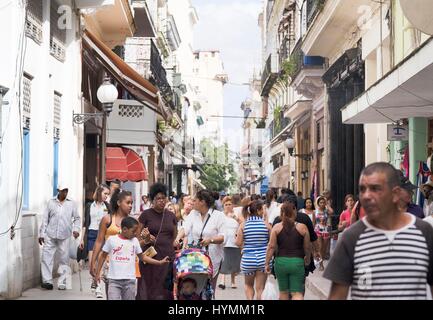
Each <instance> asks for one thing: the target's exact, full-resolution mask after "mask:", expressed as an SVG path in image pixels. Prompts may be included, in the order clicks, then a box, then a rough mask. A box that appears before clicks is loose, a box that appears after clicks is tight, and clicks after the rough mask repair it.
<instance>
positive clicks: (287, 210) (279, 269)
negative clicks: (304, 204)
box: [265, 202, 311, 300]
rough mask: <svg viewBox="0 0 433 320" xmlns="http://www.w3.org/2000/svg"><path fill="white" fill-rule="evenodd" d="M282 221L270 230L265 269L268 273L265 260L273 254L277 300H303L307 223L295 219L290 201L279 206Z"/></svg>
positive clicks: (307, 259) (307, 245)
mask: <svg viewBox="0 0 433 320" xmlns="http://www.w3.org/2000/svg"><path fill="white" fill-rule="evenodd" d="M281 218H282V222H280V223H277V224H276V225H275V226H274V227H273V228H272V231H271V239H270V241H269V244H268V249H267V251H266V263H265V266H266V272H267V273H271V268H270V267H269V262H270V260H271V258H272V257H273V256H274V253H275V252H276V254H275V262H274V270H275V275H276V277H277V281H278V287H279V290H280V300H289V298H290V296H291V298H292V300H303V299H304V274H305V266H306V265H309V264H310V256H311V251H310V250H311V242H310V234H309V233H308V229H307V226H306V225H304V224H302V223H297V222H295V219H296V209H295V207H294V205H293V203H290V202H286V203H284V204H283V205H282V206H281Z"/></svg>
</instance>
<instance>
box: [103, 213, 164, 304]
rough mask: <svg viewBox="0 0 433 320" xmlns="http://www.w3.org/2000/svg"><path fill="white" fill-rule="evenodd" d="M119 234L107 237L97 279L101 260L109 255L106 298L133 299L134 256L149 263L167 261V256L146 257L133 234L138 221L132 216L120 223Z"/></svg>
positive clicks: (134, 285) (135, 231)
mask: <svg viewBox="0 0 433 320" xmlns="http://www.w3.org/2000/svg"><path fill="white" fill-rule="evenodd" d="M121 228H122V232H121V234H118V235H115V236H111V237H109V238H108V239H107V241H106V242H105V244H104V247H103V248H102V253H101V255H100V257H99V263H98V272H97V273H96V274H97V275H98V276H97V281H98V282H99V281H100V276H99V274H100V273H101V272H100V271H101V269H102V265H103V262H104V261H105V260H106V258H107V256H108V255H110V261H109V269H108V275H107V278H108V297H107V298H108V300H135V292H136V290H135V287H136V281H135V257H136V255H137V256H138V257H139V258H140V260H141V261H143V262H145V263H149V264H159V265H161V264H165V263H169V258H168V257H165V258H164V259H162V260H155V259H152V258H150V257H147V256H145V255H144V254H143V251H142V250H141V247H140V243H139V242H138V240H137V238H135V234H136V233H137V229H138V222H137V220H135V219H134V218H132V217H126V218H124V219H123V220H122V223H121Z"/></svg>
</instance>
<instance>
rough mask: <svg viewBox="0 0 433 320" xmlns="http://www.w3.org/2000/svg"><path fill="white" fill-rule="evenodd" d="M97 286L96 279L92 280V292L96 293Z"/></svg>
mask: <svg viewBox="0 0 433 320" xmlns="http://www.w3.org/2000/svg"><path fill="white" fill-rule="evenodd" d="M97 286H98V284H97V283H96V281H92V285H91V286H90V290H92V293H95V291H96V288H97Z"/></svg>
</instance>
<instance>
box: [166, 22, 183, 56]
mask: <svg viewBox="0 0 433 320" xmlns="http://www.w3.org/2000/svg"><path fill="white" fill-rule="evenodd" d="M166 35H167V42H168V46H169V47H170V50H171V51H176V50H177V49H178V48H179V46H180V43H181V41H182V40H181V38H180V35H179V31H178V29H177V26H176V21H175V20H174V18H173V16H172V15H170V16H169V17H168V19H167V31H166Z"/></svg>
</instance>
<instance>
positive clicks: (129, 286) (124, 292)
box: [108, 279, 136, 300]
mask: <svg viewBox="0 0 433 320" xmlns="http://www.w3.org/2000/svg"><path fill="white" fill-rule="evenodd" d="M135 285H136V280H135V279H121V280H119V279H108V300H135Z"/></svg>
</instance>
